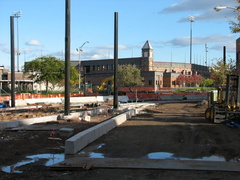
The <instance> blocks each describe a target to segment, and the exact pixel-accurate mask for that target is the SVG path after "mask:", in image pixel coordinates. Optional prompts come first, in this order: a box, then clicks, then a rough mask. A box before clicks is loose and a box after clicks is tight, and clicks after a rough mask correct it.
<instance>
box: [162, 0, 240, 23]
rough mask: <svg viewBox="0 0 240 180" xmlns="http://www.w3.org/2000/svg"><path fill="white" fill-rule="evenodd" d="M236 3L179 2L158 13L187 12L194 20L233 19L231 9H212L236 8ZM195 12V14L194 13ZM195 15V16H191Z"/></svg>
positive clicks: (211, 1)
mask: <svg viewBox="0 0 240 180" xmlns="http://www.w3.org/2000/svg"><path fill="white" fill-rule="evenodd" d="M236 5H237V3H236V2H234V1H226V0H195V1H193V0H180V2H179V3H176V4H172V5H170V6H169V7H167V8H165V9H163V10H162V11H160V12H159V13H161V14H162V13H165V14H170V13H180V12H189V15H193V16H195V19H196V20H204V21H206V20H209V19H222V18H226V17H227V18H229V17H231V18H233V17H234V15H235V14H234V13H233V10H232V9H227V10H223V11H221V12H216V11H215V10H214V7H217V6H230V7H236ZM196 12H197V13H196ZM191 13H195V14H191ZM187 21H188V17H184V18H181V19H180V20H179V21H178V22H187Z"/></svg>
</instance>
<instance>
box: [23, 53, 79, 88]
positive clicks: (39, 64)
mask: <svg viewBox="0 0 240 180" xmlns="http://www.w3.org/2000/svg"><path fill="white" fill-rule="evenodd" d="M64 67H65V64H64V61H61V60H59V59H57V58H56V57H52V56H43V57H39V58H36V59H34V60H32V61H30V62H26V63H25V65H24V69H23V73H24V74H26V75H28V78H30V79H32V80H34V82H36V83H38V82H45V83H46V92H48V86H49V83H51V84H53V85H55V84H57V83H60V81H62V80H63V79H64V77H65V68H64ZM74 69H75V68H74V67H70V77H71V80H72V83H75V82H76V77H78V73H77V70H74ZM71 80H70V82H71Z"/></svg>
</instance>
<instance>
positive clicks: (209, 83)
mask: <svg viewBox="0 0 240 180" xmlns="http://www.w3.org/2000/svg"><path fill="white" fill-rule="evenodd" d="M213 83H214V80H213V79H210V78H206V79H204V80H203V81H202V83H201V85H203V86H204V87H211V86H213Z"/></svg>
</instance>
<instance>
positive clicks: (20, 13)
mask: <svg viewBox="0 0 240 180" xmlns="http://www.w3.org/2000/svg"><path fill="white" fill-rule="evenodd" d="M21 15H22V11H15V12H14V18H17V71H18V72H19V71H20V68H19V67H20V65H19V55H20V51H19V32H18V18H19V17H21Z"/></svg>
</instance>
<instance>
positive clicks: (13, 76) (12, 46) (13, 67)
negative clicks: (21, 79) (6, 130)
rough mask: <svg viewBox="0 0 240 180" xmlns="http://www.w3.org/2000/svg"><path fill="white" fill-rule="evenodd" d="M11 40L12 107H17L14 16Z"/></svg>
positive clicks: (11, 18) (11, 17)
mask: <svg viewBox="0 0 240 180" xmlns="http://www.w3.org/2000/svg"><path fill="white" fill-rule="evenodd" d="M10 35H11V36H10V39H11V107H15V53H14V51H15V49H14V16H10Z"/></svg>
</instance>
